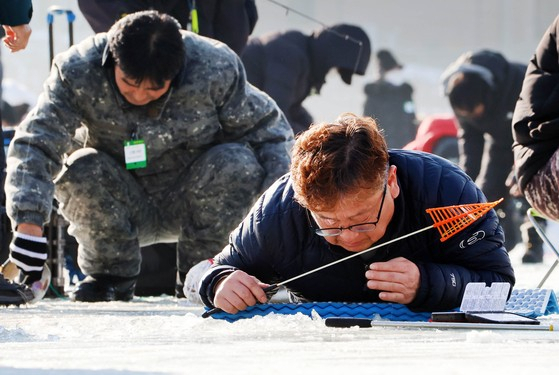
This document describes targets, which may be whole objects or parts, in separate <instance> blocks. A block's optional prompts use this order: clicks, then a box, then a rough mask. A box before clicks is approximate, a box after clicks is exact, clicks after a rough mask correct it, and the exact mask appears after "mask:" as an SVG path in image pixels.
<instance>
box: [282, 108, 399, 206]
mask: <svg viewBox="0 0 559 375" xmlns="http://www.w3.org/2000/svg"><path fill="white" fill-rule="evenodd" d="M387 167H388V149H387V147H386V141H385V140H384V137H383V135H382V132H381V131H380V130H379V128H378V126H377V123H376V122H375V120H374V119H372V118H370V117H359V116H356V115H354V114H353V113H343V114H342V115H341V116H340V117H338V119H337V120H336V121H335V122H334V123H320V124H314V125H311V127H310V128H309V129H308V130H307V131H305V132H303V133H300V134H299V135H298V137H297V140H296V142H295V146H294V148H293V153H292V161H291V178H292V180H293V189H294V191H295V199H296V200H297V201H298V202H299V203H300V204H301V205H302V206H304V207H306V208H308V209H311V210H325V209H329V208H332V207H333V206H334V205H335V204H336V202H337V201H338V200H339V198H340V197H341V196H343V195H347V194H350V193H354V192H356V191H357V190H360V189H374V190H380V189H382V186H383V184H384V180H385V178H386V170H387Z"/></svg>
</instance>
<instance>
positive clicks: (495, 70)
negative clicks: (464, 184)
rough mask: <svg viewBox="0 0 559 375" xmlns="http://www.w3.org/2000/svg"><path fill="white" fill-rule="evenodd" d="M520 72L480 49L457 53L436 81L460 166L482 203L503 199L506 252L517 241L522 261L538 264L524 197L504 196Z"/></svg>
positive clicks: (539, 247)
mask: <svg viewBox="0 0 559 375" xmlns="http://www.w3.org/2000/svg"><path fill="white" fill-rule="evenodd" d="M525 72H526V65H524V64H520V63H516V62H510V61H508V60H507V59H506V58H505V57H504V56H503V55H502V54H500V53H498V52H496V51H490V50H480V51H477V52H466V53H464V54H462V55H461V56H460V57H459V58H458V59H457V60H456V61H454V62H453V63H452V64H450V65H449V67H448V68H447V69H446V71H445V72H444V73H443V75H442V77H441V78H442V82H443V87H444V92H445V94H446V95H447V96H448V100H449V102H450V105H451V107H452V110H453V111H454V114H455V115H456V118H457V119H458V125H459V129H458V150H459V164H460V167H461V168H462V169H464V171H465V172H466V173H467V174H468V175H470V177H472V178H473V179H474V180H475V181H476V183H477V185H478V186H479V187H480V188H481V190H482V191H483V192H484V193H485V195H486V196H487V199H488V200H490V201H492V200H497V199H499V198H505V204H504V205H503V207H504V208H502V209H499V210H498V211H500V217H501V222H502V225H503V228H504V229H505V235H506V246H507V249H508V250H509V251H510V250H512V249H513V248H514V246H515V245H516V244H517V243H518V242H520V241H522V242H523V243H524V246H525V247H526V254H525V255H524V257H523V259H522V260H523V262H527V263H536V262H542V260H543V242H542V240H541V239H540V237H539V236H538V235H537V233H536V231H535V228H534V227H533V225H532V224H531V223H530V222H529V221H528V220H527V218H526V210H527V207H528V206H527V202H526V201H525V199H524V198H523V197H513V196H512V195H511V194H510V189H511V188H513V190H514V186H513V185H514V184H515V181H514V179H512V178H509V177H510V176H512V169H513V153H512V149H511V147H512V143H513V139H512V133H511V131H510V127H511V120H512V114H513V111H514V107H515V105H516V101H517V99H518V95H519V94H520V90H521V87H522V81H523V79H524V74H525ZM507 179H509V182H508V183H507ZM515 198H517V199H515ZM515 217H516V219H515ZM520 217H522V218H523V219H521V218H520ZM522 221H523V222H524V223H523V224H522V225H521V226H520V231H519V224H520V222H522Z"/></svg>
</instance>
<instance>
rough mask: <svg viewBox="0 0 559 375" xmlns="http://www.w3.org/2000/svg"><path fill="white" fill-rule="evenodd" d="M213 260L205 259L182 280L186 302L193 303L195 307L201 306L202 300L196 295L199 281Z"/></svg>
mask: <svg viewBox="0 0 559 375" xmlns="http://www.w3.org/2000/svg"><path fill="white" fill-rule="evenodd" d="M213 263H214V262H213V259H206V260H203V261H201V262H200V263H198V264H197V265H195V266H194V267H192V268H191V269H190V270H189V271H188V273H187V274H186V277H185V279H184V287H183V292H184V296H185V297H186V299H187V301H188V302H190V303H194V304H196V305H202V304H203V303H202V300H201V299H200V294H198V289H199V286H200V280H201V279H202V276H203V275H204V274H205V273H206V271H207V270H208V269H209V268H210V267H211V266H212V264H213Z"/></svg>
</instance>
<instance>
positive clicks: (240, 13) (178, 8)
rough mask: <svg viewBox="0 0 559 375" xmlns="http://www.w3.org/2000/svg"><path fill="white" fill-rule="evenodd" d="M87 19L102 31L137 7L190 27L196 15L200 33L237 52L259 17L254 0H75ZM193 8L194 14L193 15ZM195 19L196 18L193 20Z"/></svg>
mask: <svg viewBox="0 0 559 375" xmlns="http://www.w3.org/2000/svg"><path fill="white" fill-rule="evenodd" d="M78 5H79V8H80V10H81V12H82V13H83V15H84V17H85V18H86V20H87V22H88V23H89V25H90V26H91V28H92V29H93V31H95V32H96V33H100V32H104V31H107V30H109V28H110V27H111V26H112V25H113V24H114V23H115V22H116V21H118V20H119V19H120V18H122V17H123V16H125V15H127V14H129V13H134V12H137V11H140V10H148V9H152V10H157V11H159V12H161V13H167V14H169V15H171V16H173V17H174V18H175V19H177V20H178V21H179V23H180V24H181V26H182V28H183V29H185V30H186V29H189V28H191V27H189V25H191V23H192V22H193V20H192V17H197V24H198V28H199V30H193V31H195V32H197V33H199V34H200V35H204V36H207V37H210V38H213V39H217V40H220V41H222V42H223V43H225V44H227V45H228V46H229V47H230V48H231V49H232V50H234V51H235V52H236V53H237V54H240V53H241V52H242V50H243V49H244V47H245V45H246V42H247V39H248V37H249V35H250V34H251V33H252V31H253V30H254V26H255V25H256V21H257V20H258V11H257V9H256V3H255V0H203V1H196V0H165V1H157V0H135V1H130V0H78ZM194 9H196V14H197V16H192V11H193V10H194ZM195 22H196V21H195Z"/></svg>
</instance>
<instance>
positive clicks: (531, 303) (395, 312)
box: [211, 289, 559, 322]
mask: <svg viewBox="0 0 559 375" xmlns="http://www.w3.org/2000/svg"><path fill="white" fill-rule="evenodd" d="M313 311H314V312H315V313H316V314H318V315H319V316H320V317H321V318H323V319H326V318H331V317H352V318H367V319H373V318H382V319H386V320H391V321H403V322H406V321H407V322H426V321H428V320H429V319H430V318H431V313H430V312H413V311H411V310H410V309H408V307H407V306H405V305H401V304H396V303H343V302H306V303H269V304H262V305H255V306H251V307H249V308H247V309H246V310H244V311H241V312H239V313H237V314H228V313H225V312H219V313H215V314H213V315H211V316H212V317H213V318H214V319H222V320H226V321H228V322H234V321H237V320H239V319H247V318H252V317H254V316H265V315H268V314H272V313H275V314H283V315H294V314H298V313H301V314H303V315H307V316H309V317H310V316H312V313H313ZM505 311H509V312H515V313H518V314H521V315H525V316H529V317H538V316H542V315H549V314H556V313H559V306H558V304H557V298H556V296H555V293H554V292H553V291H552V290H550V289H515V290H513V291H512V293H511V297H510V298H509V301H508V302H507V305H506V307H505Z"/></svg>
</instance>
